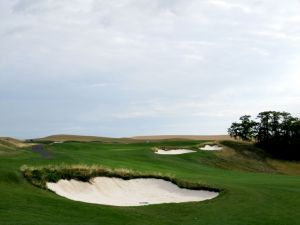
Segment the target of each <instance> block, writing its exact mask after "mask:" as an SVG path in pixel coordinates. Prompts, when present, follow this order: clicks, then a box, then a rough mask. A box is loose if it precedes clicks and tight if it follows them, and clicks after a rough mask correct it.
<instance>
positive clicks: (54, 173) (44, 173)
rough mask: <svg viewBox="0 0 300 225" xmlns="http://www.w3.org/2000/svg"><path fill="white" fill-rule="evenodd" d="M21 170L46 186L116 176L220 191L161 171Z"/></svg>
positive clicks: (86, 167) (72, 167) (63, 167)
mask: <svg viewBox="0 0 300 225" xmlns="http://www.w3.org/2000/svg"><path fill="white" fill-rule="evenodd" d="M21 171H22V173H23V175H24V177H25V178H26V179H27V180H28V181H29V182H30V183H32V184H33V185H35V186H38V187H41V188H46V183H47V182H54V183H56V182H58V181H59V180H60V179H66V180H71V179H74V180H78V181H83V182H89V181H90V180H91V179H92V178H94V177H99V176H104V177H117V178H121V179H124V180H130V179H136V178H157V179H163V180H166V181H170V182H172V183H174V184H176V185H178V186H179V187H181V188H188V189H193V190H208V191H216V192H220V191H221V189H220V188H217V187H212V186H209V185H207V184H205V183H204V182H199V181H198V182H191V181H188V180H183V179H177V178H176V177H175V176H174V175H170V174H169V175H168V174H162V173H146V172H139V171H134V170H129V169H125V168H119V169H111V168H108V167H104V166H100V165H91V166H89V165H66V164H61V165H47V166H39V167H34V166H27V165H23V166H22V167H21Z"/></svg>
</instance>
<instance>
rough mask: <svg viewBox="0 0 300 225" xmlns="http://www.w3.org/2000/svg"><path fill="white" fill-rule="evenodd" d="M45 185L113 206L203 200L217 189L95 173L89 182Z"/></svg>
mask: <svg viewBox="0 0 300 225" xmlns="http://www.w3.org/2000/svg"><path fill="white" fill-rule="evenodd" d="M47 187H48V189H50V190H52V191H54V192H55V193H56V194H58V195H60V196H63V197H66V198H68V199H72V200H75V201H81V202H87V203H96V204H103V205H114V206H141V205H150V204H161V203H179V202H193V201H204V200H207V199H212V198H215V197H216V196H217V195H218V193H217V192H212V191H204V190H190V189H184V188H179V187H178V186H177V185H175V184H173V183H172V182H170V181H165V180H162V179H155V178H138V179H131V180H123V179H120V178H109V177H96V178H94V179H92V180H91V181H90V182H81V181H77V180H59V181H58V182H57V183H49V182H48V183H47Z"/></svg>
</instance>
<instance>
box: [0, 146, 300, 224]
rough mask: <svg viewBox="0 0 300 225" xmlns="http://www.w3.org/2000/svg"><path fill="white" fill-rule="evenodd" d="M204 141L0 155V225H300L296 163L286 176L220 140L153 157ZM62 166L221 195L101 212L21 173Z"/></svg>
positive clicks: (56, 148)
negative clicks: (152, 176)
mask: <svg viewBox="0 0 300 225" xmlns="http://www.w3.org/2000/svg"><path fill="white" fill-rule="evenodd" d="M201 143H205V141H157V142H150V143H145V142H142V141H141V142H140V143H130V142H128V143H101V142H86V143H82V142H64V143H57V144H44V149H45V150H46V151H47V152H49V154H51V156H52V157H43V155H41V154H38V153H37V152H33V151H32V150H31V148H30V147H27V148H23V149H17V150H13V151H12V152H9V151H5V152H4V153H3V154H1V155H0V199H1V201H0V224H1V225H12V224H17V225H23V224H24V225H25V224H26V225H48V224H49V225H50V224H51V225H54V224H55V225H60V224H61V225H71V224H78V225H79V224H80V225H82V224H84V225H96V224H106V225H108V224H136V225H140V224H149V225H150V224H164V225H166V224H170V225H171V224H186V225H188V224H191V225H192V224H207V225H220V224H224V225H226V224H228V225H247V224H249V225H250V224H251V225H252V224H256V225H260V224H261V225H267V224H270V225H275V224H278V225H295V224H299V221H300V210H299V207H300V176H297V175H291V174H296V173H297V164H296V163H295V165H293V167H294V168H296V169H295V170H292V172H290V173H291V174H290V175H289V174H283V173H287V172H284V171H283V170H280V169H278V168H279V167H275V166H274V165H275V163H274V162H273V164H272V165H271V164H270V163H268V161H267V160H262V159H259V158H258V156H257V155H255V156H249V159H246V158H244V157H243V151H241V146H239V145H238V144H236V143H234V142H224V143H223V146H225V150H224V151H223V153H221V151H220V153H219V152H218V153H216V152H212V151H197V152H195V153H192V154H182V155H157V154H154V152H153V150H152V148H155V147H162V146H167V147H176V148H189V149H196V148H198V146H199V144H201ZM226 145H228V146H231V148H229V147H226ZM242 147H243V146H242ZM244 147H245V148H248V147H249V146H244ZM234 148H236V149H234ZM244 153H245V152H244ZM220 154H221V155H220ZM228 155H230V156H228ZM237 159H240V161H241V160H242V161H243V162H242V163H243V164H245V165H244V167H243V166H241V165H239V162H237V161H236V165H234V163H233V161H235V160H237ZM62 163H63V164H64V165H74V164H84V165H101V166H105V167H109V168H126V169H130V170H133V171H140V172H145V173H160V174H162V175H172V176H175V177H176V178H178V179H184V180H189V181H193V182H200V183H203V184H206V185H208V186H212V187H217V188H219V189H221V190H222V192H221V193H220V195H219V196H218V197H217V198H215V199H211V200H207V201H203V202H191V203H171V204H159V205H148V206H138V207H116V206H105V205H97V204H89V203H82V202H76V201H72V200H69V199H66V198H63V197H60V196H58V195H56V194H55V193H53V192H50V191H49V190H46V189H41V188H39V187H36V186H33V185H32V184H30V183H29V182H28V181H27V180H26V179H25V178H24V177H23V175H22V173H21V171H20V167H21V166H22V165H24V164H26V165H29V166H43V165H61V164H62ZM240 163H241V162H240ZM247 163H248V165H247ZM277 163H278V164H280V163H281V162H277ZM250 164H252V165H250ZM280 165H282V163H281V164H280Z"/></svg>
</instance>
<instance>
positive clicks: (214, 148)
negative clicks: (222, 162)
mask: <svg viewBox="0 0 300 225" xmlns="http://www.w3.org/2000/svg"><path fill="white" fill-rule="evenodd" d="M200 149H201V150H204V151H219V150H222V149H223V148H222V147H220V146H218V145H205V146H204V147H202V148H200Z"/></svg>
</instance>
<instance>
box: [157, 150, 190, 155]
mask: <svg viewBox="0 0 300 225" xmlns="http://www.w3.org/2000/svg"><path fill="white" fill-rule="evenodd" d="M192 152H196V151H193V150H189V149H170V150H163V149H156V150H155V154H159V155H181V154H186V153H192Z"/></svg>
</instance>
